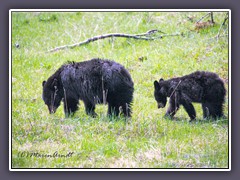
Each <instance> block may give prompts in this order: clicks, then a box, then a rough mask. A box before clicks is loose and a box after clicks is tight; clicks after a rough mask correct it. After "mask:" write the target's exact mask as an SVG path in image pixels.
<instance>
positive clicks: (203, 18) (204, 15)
mask: <svg viewBox="0 0 240 180" xmlns="http://www.w3.org/2000/svg"><path fill="white" fill-rule="evenodd" d="M210 14H211V17H213V16H212V12H209V13H207V14H205V15H204V16H203V17H201V18H200V19H199V20H198V21H197V22H196V23H199V22H200V21H201V20H203V19H204V18H205V17H207V16H209V15H210ZM212 22H213V19H212Z"/></svg>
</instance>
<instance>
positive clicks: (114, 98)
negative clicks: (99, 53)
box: [42, 59, 134, 117]
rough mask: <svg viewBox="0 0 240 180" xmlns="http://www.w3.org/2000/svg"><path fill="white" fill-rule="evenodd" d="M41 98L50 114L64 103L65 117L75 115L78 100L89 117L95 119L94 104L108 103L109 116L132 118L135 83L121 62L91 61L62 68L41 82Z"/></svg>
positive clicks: (73, 63)
mask: <svg viewBox="0 0 240 180" xmlns="http://www.w3.org/2000/svg"><path fill="white" fill-rule="evenodd" d="M42 86H43V94H42V98H43V100H44V102H45V104H46V105H47V106H48V109H49V112H50V113H55V111H56V109H57V108H58V107H59V106H60V103H61V100H62V101H63V103H64V112H65V116H66V117H67V116H69V115H70V114H74V112H76V110H77V109H78V104H79V100H82V101H83V102H84V105H85V111H86V113H87V114H88V115H90V116H93V117H95V116H96V115H97V114H96V113H95V111H94V110H95V105H96V104H101V103H104V104H106V103H108V114H109V115H116V116H118V115H119V114H120V113H123V114H124V116H125V117H130V116H131V102H132V100H133V91H134V84H133V81H132V79H131V76H130V74H129V72H128V71H127V70H126V69H125V68H124V67H123V66H122V65H120V64H119V63H116V62H114V61H110V60H101V59H91V60H89V61H83V62H78V63H75V62H71V63H67V64H64V65H62V66H61V67H60V68H59V69H58V70H57V71H56V72H55V73H54V74H53V75H52V76H51V77H49V78H48V80H47V81H43V82H42Z"/></svg>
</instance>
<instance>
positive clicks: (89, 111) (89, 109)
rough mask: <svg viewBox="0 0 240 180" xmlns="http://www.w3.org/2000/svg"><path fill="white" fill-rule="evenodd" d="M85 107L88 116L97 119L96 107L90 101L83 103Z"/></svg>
mask: <svg viewBox="0 0 240 180" xmlns="http://www.w3.org/2000/svg"><path fill="white" fill-rule="evenodd" d="M83 102H84V105H85V111H86V114H87V115H89V116H91V117H97V113H95V105H94V104H92V103H91V102H89V101H83Z"/></svg>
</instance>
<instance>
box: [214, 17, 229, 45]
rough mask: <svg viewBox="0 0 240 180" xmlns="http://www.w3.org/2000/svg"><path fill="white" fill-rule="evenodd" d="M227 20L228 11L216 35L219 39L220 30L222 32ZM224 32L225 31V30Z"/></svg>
mask: <svg viewBox="0 0 240 180" xmlns="http://www.w3.org/2000/svg"><path fill="white" fill-rule="evenodd" d="M227 20H228V13H226V15H225V18H224V20H223V23H222V24H221V26H220V28H219V30H218V34H217V35H216V36H215V37H216V38H217V40H218V39H219V37H220V32H221V30H222V27H223V26H224V25H225V23H226V21H227ZM224 32H225V31H224Z"/></svg>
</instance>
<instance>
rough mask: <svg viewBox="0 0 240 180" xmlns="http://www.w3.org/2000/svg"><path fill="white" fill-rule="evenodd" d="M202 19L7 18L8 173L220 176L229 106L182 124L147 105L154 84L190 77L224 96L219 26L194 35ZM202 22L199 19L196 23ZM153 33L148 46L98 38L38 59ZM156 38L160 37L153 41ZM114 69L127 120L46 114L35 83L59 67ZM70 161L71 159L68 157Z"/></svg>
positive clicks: (225, 53) (225, 65)
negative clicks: (123, 75) (125, 91)
mask: <svg viewBox="0 0 240 180" xmlns="http://www.w3.org/2000/svg"><path fill="white" fill-rule="evenodd" d="M206 13H207V12H12V13H11V15H12V16H11V22H10V23H11V26H12V29H11V40H12V41H11V42H10V43H11V59H9V60H10V61H11V72H12V73H11V77H12V78H11V79H12V82H11V116H12V117H11V119H10V121H11V123H10V125H11V132H10V133H11V134H10V135H11V136H10V138H11V149H10V151H11V167H12V168H13V169H14V168H167V169H168V168H189V169H192V168H206V169H207V168H222V169H227V168H228V167H229V141H230V139H229V136H230V135H229V121H230V119H228V116H229V98H228V95H227V97H226V102H225V104H224V114H225V116H226V118H220V119H217V120H215V121H214V120H211V119H210V120H204V119H203V118H202V109H201V105H200V104H194V107H195V109H196V112H197V120H196V121H195V122H191V123H189V117H188V115H187V113H186V111H185V110H184V109H183V107H181V108H180V110H179V111H178V112H177V114H176V115H175V118H174V119H173V120H170V119H166V118H164V117H163V116H164V114H165V112H166V108H163V109H158V108H157V103H156V101H155V99H154V96H153V91H154V86H153V82H154V80H159V79H160V78H164V79H169V78H173V77H178V76H183V75H186V74H189V73H191V72H194V71H196V70H204V71H211V72H215V73H217V74H219V76H220V77H221V78H222V79H223V81H224V82H225V87H226V89H227V91H228V90H229V84H228V83H229V82H230V80H229V62H230V60H229V50H228V46H229V41H228V36H227V34H228V21H227V22H226V24H225V26H222V30H221V35H222V36H220V37H219V38H216V35H217V34H218V32H219V29H220V27H221V24H222V22H223V20H224V18H225V14H226V12H214V13H213V15H214V21H215V24H214V25H213V26H207V27H203V28H200V29H198V28H196V26H195V22H196V21H197V20H199V19H200V18H201V17H202V16H204V15H205V14H206ZM208 19H210V18H209V17H206V18H204V19H203V20H202V22H207V20H208ZM152 29H158V30H159V31H162V32H164V33H165V34H169V35H171V34H180V35H179V36H166V37H163V38H161V39H156V40H152V41H145V40H136V39H129V38H108V39H103V40H98V41H95V42H91V43H89V44H86V45H83V46H79V47H75V48H73V49H64V50H60V51H57V52H47V51H49V50H50V49H52V48H55V47H58V46H62V45H70V44H74V43H78V42H81V41H84V40H86V39H88V38H91V37H93V36H96V35H102V34H108V33H126V34H141V33H145V32H147V31H149V30H152ZM163 35H164V34H163ZM92 58H102V59H110V60H114V61H116V62H118V63H120V64H122V65H124V66H125V68H126V69H127V70H128V71H129V72H130V74H131V76H132V79H133V81H134V89H135V90H134V100H133V104H132V108H133V113H132V118H131V119H128V120H127V121H125V120H124V118H122V117H118V118H112V119H109V118H108V117H107V116H106V113H107V106H106V105H97V106H96V112H97V114H98V115H99V116H98V117H97V118H92V117H88V116H87V115H86V114H85V111H84V105H83V103H82V102H81V103H80V109H79V110H78V111H77V113H76V114H75V115H74V117H71V118H65V116H64V112H63V105H61V106H60V107H59V108H58V110H57V112H56V113H55V114H51V115H50V114H49V112H48V109H47V106H46V105H45V104H44V102H43V100H42V81H43V80H46V79H47V78H48V77H49V76H50V75H52V74H53V73H54V72H55V71H56V70H57V69H58V68H59V67H60V66H61V65H62V64H63V63H65V62H67V61H77V62H80V61H84V60H90V59H92ZM71 153H72V154H71Z"/></svg>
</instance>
